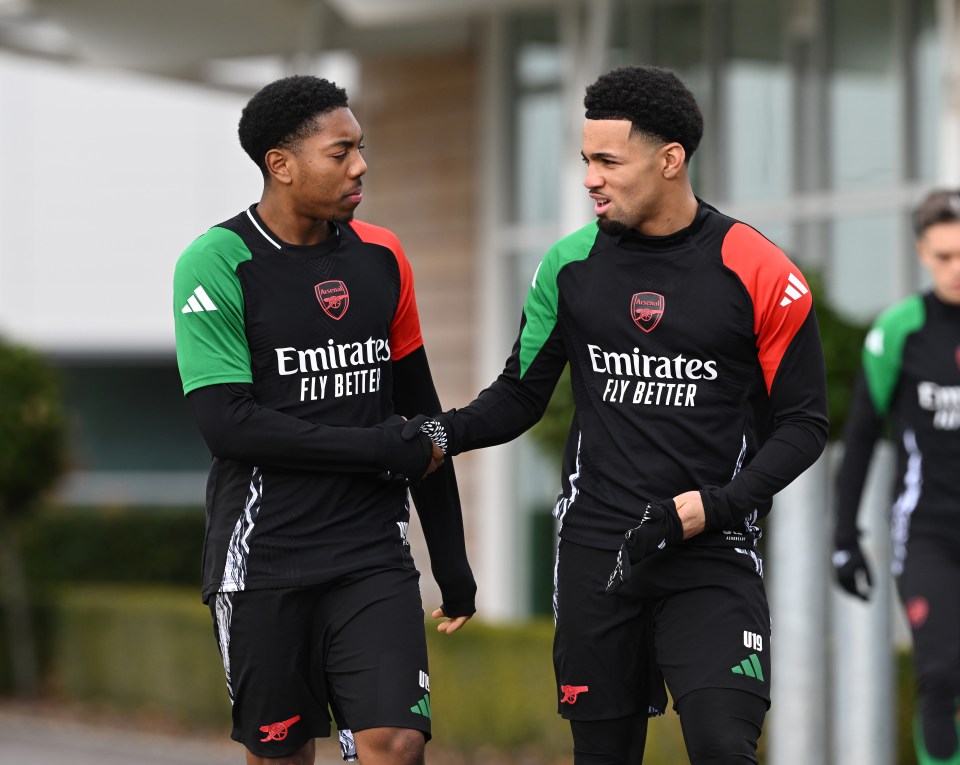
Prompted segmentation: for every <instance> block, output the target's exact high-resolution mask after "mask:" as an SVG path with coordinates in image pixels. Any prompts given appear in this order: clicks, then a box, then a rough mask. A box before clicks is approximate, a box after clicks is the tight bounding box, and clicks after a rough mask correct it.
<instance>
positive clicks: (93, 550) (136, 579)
mask: <svg viewBox="0 0 960 765" xmlns="http://www.w3.org/2000/svg"><path fill="white" fill-rule="evenodd" d="M204 518H205V516H204V510H203V509H202V508H199V507H188V508H136V509H130V508H77V507H70V508H63V507H60V508H45V509H44V510H43V511H42V512H39V513H37V514H36V515H35V516H34V517H32V518H29V519H27V520H26V521H25V522H24V524H23V526H22V530H21V537H22V546H23V558H24V565H25V568H26V572H27V578H28V580H29V581H30V582H31V584H32V585H33V586H34V587H35V588H36V587H44V586H50V585H56V584H58V583H104V584H105V583H110V582H115V583H123V584H130V583H144V584H154V585H183V586H185V587H196V588H197V591H198V592H199V587H200V556H201V553H202V546H203V530H204Z"/></svg>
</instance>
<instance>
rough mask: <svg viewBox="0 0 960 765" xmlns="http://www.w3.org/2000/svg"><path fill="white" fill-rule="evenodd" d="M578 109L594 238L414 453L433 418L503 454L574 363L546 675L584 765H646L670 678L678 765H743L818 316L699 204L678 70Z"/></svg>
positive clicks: (553, 252)
mask: <svg viewBox="0 0 960 765" xmlns="http://www.w3.org/2000/svg"><path fill="white" fill-rule="evenodd" d="M584 106H585V107H586V120H585V122H584V126H583V136H582V156H583V161H584V163H585V164H586V176H585V178H584V181H583V185H584V186H585V187H586V189H587V192H588V193H589V196H590V197H591V198H592V199H593V200H594V212H595V214H596V222H594V223H590V224H589V225H587V226H585V227H583V228H582V229H580V230H579V231H577V232H575V233H573V234H571V235H570V236H568V237H566V238H564V239H561V240H560V241H559V242H557V243H556V244H555V245H554V246H553V247H552V248H551V249H550V251H549V252H548V253H547V254H546V256H545V257H544V259H543V261H542V262H541V263H540V265H539V267H538V268H537V271H536V273H535V274H534V275H533V280H532V283H531V285H530V288H529V291H528V293H527V299H526V302H525V304H524V307H523V315H522V319H521V325H520V334H519V337H518V339H517V341H516V344H515V345H514V348H513V353H512V355H511V356H510V357H509V359H508V360H507V363H506V367H505V368H504V371H503V373H502V374H501V375H500V377H499V378H498V379H497V380H496V381H495V382H494V383H493V384H492V385H491V386H490V387H489V388H487V389H486V390H484V391H483V392H482V393H480V395H479V396H478V397H477V398H476V399H475V400H474V401H473V402H472V403H471V404H469V405H468V406H466V407H465V408H463V409H460V410H452V411H449V412H446V413H443V414H439V415H437V416H436V417H435V418H431V419H427V418H424V417H420V418H415V419H414V420H411V423H410V429H409V430H408V435H410V436H412V435H413V434H414V433H415V432H416V431H415V430H414V428H413V426H414V425H415V424H417V423H420V422H422V423H423V426H424V427H429V428H430V432H431V434H432V435H433V437H434V438H436V439H437V443H438V444H439V445H440V446H441V447H442V448H444V449H445V450H446V453H447V454H448V455H455V454H459V453H460V452H463V451H467V450H469V449H477V448H480V447H485V446H491V445H493V444H498V443H502V442H505V441H509V440H511V439H513V438H515V437H517V436H518V435H520V434H521V433H523V432H524V431H525V430H527V429H528V428H530V427H531V426H532V425H533V424H534V423H536V422H537V421H538V420H539V419H540V417H541V416H542V415H543V412H544V409H545V408H546V406H547V402H548V401H549V399H550V396H551V394H552V392H553V389H554V387H555V385H556V383H557V380H558V378H559V377H560V374H561V372H562V371H563V369H564V367H565V366H566V364H567V363H569V364H570V369H571V381H572V385H573V392H574V400H575V412H574V416H573V423H572V427H571V429H570V433H569V437H568V439H567V445H566V450H565V454H564V460H563V473H564V476H565V478H564V480H563V492H562V494H561V495H560V497H559V498H558V502H557V505H556V508H555V515H556V517H557V518H558V520H559V521H560V545H559V550H558V556H557V568H556V570H555V593H554V612H555V616H556V633H555V642H554V668H555V673H556V681H557V698H558V712H559V713H560V714H561V715H562V716H563V717H564V718H566V719H568V720H569V721H570V726H571V731H572V737H573V752H574V762H575V763H576V765H628V764H629V765H636V764H637V763H640V762H642V760H643V755H644V750H645V746H646V736H647V722H648V717H649V716H652V715H658V714H663V713H664V711H665V707H666V700H667V699H666V693H665V690H664V679H665V680H666V685H667V687H668V688H669V689H670V693H671V695H672V696H673V700H674V706H675V708H676V710H677V711H678V712H679V715H680V722H681V725H682V728H683V736H684V741H685V744H686V748H687V753H688V755H689V757H690V761H691V762H693V763H743V762H754V763H755V762H757V753H756V751H757V743H758V741H759V738H760V734H761V730H762V726H763V721H764V718H765V716H766V712H767V708H768V707H769V703H770V692H769V691H770V682H771V677H770V666H771V664H770V616H769V608H768V605H767V598H766V592H765V589H764V585H763V579H762V574H763V562H762V560H761V558H760V555H759V553H758V551H757V549H756V545H757V541H758V539H759V538H760V534H761V531H760V528H759V526H758V520H759V519H760V518H762V517H763V516H765V515H766V514H767V513H768V512H769V510H770V506H771V501H772V498H773V495H774V494H775V493H776V492H778V491H780V490H781V489H782V488H783V487H785V486H786V485H787V484H789V483H790V482H791V481H792V480H793V479H795V478H796V477H797V476H798V475H800V473H802V472H803V471H804V470H805V469H806V468H808V467H809V466H810V465H811V464H812V463H813V462H814V461H815V460H816V459H817V457H818V456H819V455H820V453H821V452H822V450H823V447H824V445H825V443H826V437H827V403H826V381H825V373H824V362H823V349H822V346H821V343H820V335H819V332H818V329H817V321H816V316H815V312H814V309H813V299H812V296H811V294H810V291H809V288H808V287H807V285H806V282H805V281H804V280H803V277H802V274H801V272H800V270H799V269H798V268H797V267H796V266H795V265H794V264H793V263H791V262H790V261H789V260H788V259H787V257H786V255H784V253H783V252H782V251H781V250H780V249H779V248H777V247H776V246H775V245H774V244H772V243H771V242H770V241H769V240H767V239H765V238H764V237H763V236H762V235H761V234H760V233H758V232H757V231H756V230H754V229H753V228H751V227H750V226H748V225H746V224H744V223H741V222H739V221H736V220H734V219H732V218H729V217H727V216H726V215H723V214H722V213H720V212H718V211H717V210H715V209H714V208H713V207H711V206H710V205H708V204H707V203H705V202H703V201H701V200H699V199H698V198H697V197H696V196H695V195H694V192H693V189H692V187H691V183H690V178H689V174H688V166H689V161H690V158H691V156H692V155H693V153H694V151H695V150H696V148H697V146H698V145H699V142H700V138H701V135H702V132H703V119H702V117H701V114H700V109H699V107H698V106H697V103H696V101H695V99H694V97H693V95H692V94H691V93H690V91H689V90H688V89H687V88H686V86H685V85H684V84H683V83H682V82H681V81H680V79H679V78H678V77H677V76H676V75H675V74H674V73H673V72H671V71H669V70H666V69H660V68H656V67H645V66H636V67H624V68H622V69H616V70H614V71H612V72H609V73H607V74H605V75H603V76H602V77H600V78H599V79H598V80H597V81H596V82H595V83H593V84H592V85H590V86H589V87H588V88H587V91H586V98H585V99H584Z"/></svg>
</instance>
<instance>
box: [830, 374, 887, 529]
mask: <svg viewBox="0 0 960 765" xmlns="http://www.w3.org/2000/svg"><path fill="white" fill-rule="evenodd" d="M882 429H883V419H882V418H881V417H880V415H879V414H877V412H876V410H875V409H874V407H873V403H872V402H871V400H870V395H869V393H868V392H867V387H866V380H865V379H864V377H863V374H862V373H861V375H860V377H859V379H858V380H857V386H856V388H855V389H854V395H853V404H852V406H851V407H850V418H849V419H848V420H847V425H846V428H845V429H844V434H843V460H842V462H841V463H840V467H839V469H838V470H837V482H836V493H835V496H836V502H835V507H836V513H835V526H834V545H835V546H836V547H838V548H843V547H848V546H850V545H853V544H855V543H856V541H857V538H858V537H859V531H858V529H857V513H858V510H859V508H860V498H861V496H862V494H863V486H864V484H865V483H866V480H867V471H868V470H869V469H870V462H871V460H872V458H873V450H874V447H875V446H876V442H877V439H878V438H879V437H880V433H881V431H882Z"/></svg>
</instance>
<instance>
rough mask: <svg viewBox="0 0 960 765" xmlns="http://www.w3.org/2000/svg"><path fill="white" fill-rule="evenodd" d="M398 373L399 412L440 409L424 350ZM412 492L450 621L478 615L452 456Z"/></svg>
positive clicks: (404, 361)
mask: <svg viewBox="0 0 960 765" xmlns="http://www.w3.org/2000/svg"><path fill="white" fill-rule="evenodd" d="M393 373H394V374H393V377H394V391H393V393H394V404H395V406H396V408H397V411H398V412H400V413H402V414H403V415H405V416H408V417H412V416H414V415H415V414H418V413H424V412H425V413H429V414H434V413H436V412H438V411H439V409H440V399H439V397H438V396H437V392H436V388H435V387H434V383H433V376H432V375H431V373H430V367H429V363H428V362H427V356H426V353H425V351H424V349H423V348H422V347H421V348H419V349H418V350H416V351H414V352H413V353H411V354H409V355H408V356H405V357H404V358H403V359H401V360H399V361H396V362H394V369H393ZM410 493H411V494H412V495H413V501H414V504H415V505H416V508H417V515H418V516H419V517H420V525H421V527H422V529H423V536H424V540H425V541H426V543H427V551H428V552H429V554H430V568H431V571H432V572H433V577H434V579H435V580H436V582H437V584H438V585H439V587H440V594H441V597H442V598H443V605H442V608H443V612H444V614H445V615H446V616H448V617H457V616H470V615H471V614H473V613H474V612H475V611H476V605H475V600H476V592H477V585H476V582H475V581H474V578H473V572H472V571H471V570H470V564H469V562H468V560H467V550H466V543H465V541H464V528H463V513H462V510H461V506H460V493H459V490H458V487H457V476H456V473H455V471H454V469H453V463H452V462H451V460H450V459H449V458H447V459H446V461H445V462H444V464H443V465H442V466H441V467H440V468H439V469H438V470H437V471H436V472H435V473H433V474H432V475H431V476H430V477H429V479H428V480H425V481H423V482H421V483H420V484H418V485H417V486H415V487H413V488H412V489H411V492H410Z"/></svg>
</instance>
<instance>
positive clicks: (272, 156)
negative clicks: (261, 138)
mask: <svg viewBox="0 0 960 765" xmlns="http://www.w3.org/2000/svg"><path fill="white" fill-rule="evenodd" d="M263 161H264V164H265V165H266V166H267V171H268V172H269V173H270V176H271V177H272V178H274V179H276V180H277V181H278V182H279V183H282V184H285V185H289V184H291V183H293V169H292V164H293V155H292V154H291V153H290V152H288V151H284V150H283V149H270V151H268V152H267V153H266V155H265V156H264V158H263Z"/></svg>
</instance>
